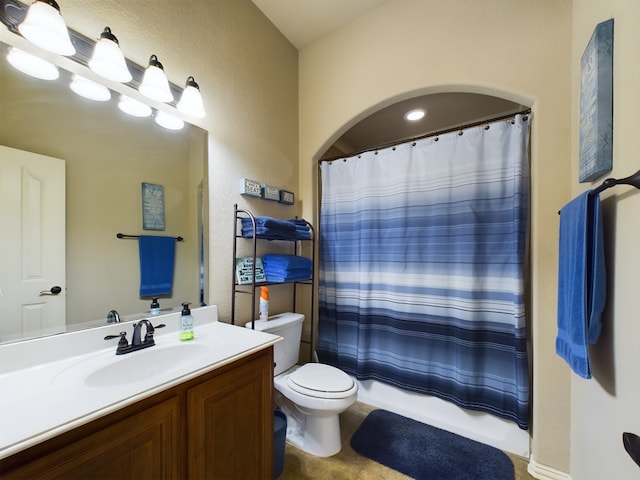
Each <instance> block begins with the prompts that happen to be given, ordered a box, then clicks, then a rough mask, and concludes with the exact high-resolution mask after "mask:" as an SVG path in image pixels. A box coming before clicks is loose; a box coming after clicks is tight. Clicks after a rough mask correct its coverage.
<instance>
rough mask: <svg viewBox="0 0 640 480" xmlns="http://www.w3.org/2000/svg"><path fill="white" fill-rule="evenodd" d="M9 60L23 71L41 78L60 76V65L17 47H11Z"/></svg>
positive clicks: (8, 55)
mask: <svg viewBox="0 0 640 480" xmlns="http://www.w3.org/2000/svg"><path fill="white" fill-rule="evenodd" d="M7 61H8V62H9V63H10V64H11V65H13V66H14V67H15V68H17V69H18V70H20V71H21V72H22V73H26V74H27V75H30V76H32V77H35V78H39V79H41V80H55V79H57V78H58V77H59V76H60V72H58V67H56V66H55V65H54V64H53V63H49V62H47V61H46V60H43V59H42V58H40V57H37V56H35V55H32V54H30V53H27V52H25V51H24V50H20V49H19V48H16V47H11V50H9V53H8V54H7Z"/></svg>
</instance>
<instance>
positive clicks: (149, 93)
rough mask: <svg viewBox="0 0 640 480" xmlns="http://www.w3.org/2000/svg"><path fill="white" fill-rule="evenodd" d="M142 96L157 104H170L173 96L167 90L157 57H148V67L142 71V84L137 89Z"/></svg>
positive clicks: (165, 78) (169, 90)
mask: <svg viewBox="0 0 640 480" xmlns="http://www.w3.org/2000/svg"><path fill="white" fill-rule="evenodd" d="M138 90H139V91H140V93H141V94H142V95H144V96H145V97H147V98H150V99H151V100H156V101H158V102H171V101H172V100H173V94H172V93H171V89H170V88H169V80H167V76H166V75H165V73H164V67H163V66H162V64H161V63H160V62H159V61H158V57H156V56H155V55H151V57H149V66H148V67H147V69H146V70H145V71H144V76H143V77H142V83H141V84H140V86H139V87H138Z"/></svg>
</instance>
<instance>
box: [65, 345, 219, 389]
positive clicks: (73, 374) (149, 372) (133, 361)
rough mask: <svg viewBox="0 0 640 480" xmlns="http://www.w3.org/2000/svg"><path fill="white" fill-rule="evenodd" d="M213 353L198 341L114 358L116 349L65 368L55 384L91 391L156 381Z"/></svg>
mask: <svg viewBox="0 0 640 480" xmlns="http://www.w3.org/2000/svg"><path fill="white" fill-rule="evenodd" d="M214 351H215V350H214V348H213V345H211V344H203V343H195V342H193V343H192V342H188V343H187V342H185V343H172V344H169V345H158V344H156V345H154V346H152V347H147V348H144V349H142V350H138V351H135V352H131V353H127V354H124V355H115V353H114V352H115V349H113V350H111V349H109V351H108V352H103V353H100V354H98V355H93V356H90V357H89V358H86V359H84V360H81V361H79V362H78V363H76V364H75V365H71V366H69V367H68V368H66V369H64V370H63V371H62V372H60V373H59V374H58V375H56V376H55V377H54V379H53V383H54V384H67V383H69V382H75V383H76V384H77V383H81V384H84V385H85V386H87V387H91V388H108V387H118V386H122V385H127V384H131V383H137V382H148V381H155V380H156V379H159V378H160V377H168V376H170V375H171V374H172V373H174V372H179V373H182V372H184V371H188V370H189V366H190V364H191V365H193V366H194V369H196V368H197V367H198V366H200V365H202V363H203V362H205V361H206V360H207V358H208V357H211V356H213V354H214Z"/></svg>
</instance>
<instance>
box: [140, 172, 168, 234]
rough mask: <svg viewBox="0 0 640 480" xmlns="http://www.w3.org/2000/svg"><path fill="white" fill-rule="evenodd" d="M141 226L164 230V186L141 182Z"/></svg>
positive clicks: (146, 228) (147, 228)
mask: <svg viewBox="0 0 640 480" xmlns="http://www.w3.org/2000/svg"><path fill="white" fill-rule="evenodd" d="M142 228H143V229H144V230H164V187H163V186H162V185H154V184H153V183H143V184H142Z"/></svg>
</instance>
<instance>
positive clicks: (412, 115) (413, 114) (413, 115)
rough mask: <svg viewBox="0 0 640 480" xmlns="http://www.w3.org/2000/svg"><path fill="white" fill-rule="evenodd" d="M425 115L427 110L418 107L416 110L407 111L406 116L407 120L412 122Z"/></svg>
mask: <svg viewBox="0 0 640 480" xmlns="http://www.w3.org/2000/svg"><path fill="white" fill-rule="evenodd" d="M425 115H426V112H425V111H424V110H423V109H422V108H416V109H414V110H409V111H408V112H407V113H405V114H404V118H405V120H408V121H410V122H417V121H418V120H420V119H421V118H423V117H424V116H425Z"/></svg>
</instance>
